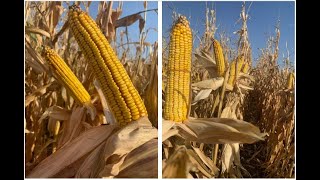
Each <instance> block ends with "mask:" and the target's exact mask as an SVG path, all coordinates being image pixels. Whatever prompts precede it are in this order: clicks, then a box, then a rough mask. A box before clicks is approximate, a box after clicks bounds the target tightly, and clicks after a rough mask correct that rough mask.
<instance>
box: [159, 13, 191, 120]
mask: <svg viewBox="0 0 320 180" xmlns="http://www.w3.org/2000/svg"><path fill="white" fill-rule="evenodd" d="M191 53H192V32H191V29H190V27H189V22H188V20H187V18H186V17H185V16H179V18H178V19H177V21H176V22H175V24H174V25H173V27H172V31H171V36H170V46H169V61H168V69H167V85H166V96H165V105H164V118H165V119H168V120H173V121H176V122H181V121H184V120H186V119H187V115H188V107H189V98H190V97H189V96H190V73H191V72H190V71H191Z"/></svg>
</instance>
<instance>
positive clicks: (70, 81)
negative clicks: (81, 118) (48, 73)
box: [43, 47, 90, 105]
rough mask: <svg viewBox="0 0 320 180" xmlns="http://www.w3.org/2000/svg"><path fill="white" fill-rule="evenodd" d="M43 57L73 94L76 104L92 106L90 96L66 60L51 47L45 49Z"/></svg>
mask: <svg viewBox="0 0 320 180" xmlns="http://www.w3.org/2000/svg"><path fill="white" fill-rule="evenodd" d="M43 55H44V57H45V59H46V60H47V62H48V63H49V64H50V66H51V68H52V70H53V72H54V74H55V75H56V77H57V78H58V79H59V80H60V82H61V83H63V86H64V87H65V88H66V89H67V90H68V92H69V93H71V95H72V97H73V98H74V99H75V100H76V102H78V103H81V104H83V105H86V104H90V95H89V93H88V92H87V90H86V89H85V88H84V87H83V85H82V84H81V82H80V81H79V80H78V78H77V77H76V75H75V74H74V73H73V72H72V70H71V69H70V68H69V67H68V65H67V64H66V63H65V62H64V60H63V59H62V58H61V57H60V56H59V55H58V54H57V53H56V52H55V51H54V50H53V49H50V48H49V47H44V48H43Z"/></svg>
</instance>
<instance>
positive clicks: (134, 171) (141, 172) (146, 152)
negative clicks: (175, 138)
mask: <svg viewBox="0 0 320 180" xmlns="http://www.w3.org/2000/svg"><path fill="white" fill-rule="evenodd" d="M157 176H158V140H157V139H151V140H150V141H148V142H146V143H145V144H143V145H141V146H139V147H137V148H136V149H134V150H133V151H131V152H130V153H129V154H128V155H127V156H126V158H125V160H124V162H123V163H122V165H121V166H120V172H119V174H118V175H117V176H116V177H117V178H156V177H157Z"/></svg>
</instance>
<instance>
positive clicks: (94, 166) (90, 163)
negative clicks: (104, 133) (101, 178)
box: [75, 142, 106, 178]
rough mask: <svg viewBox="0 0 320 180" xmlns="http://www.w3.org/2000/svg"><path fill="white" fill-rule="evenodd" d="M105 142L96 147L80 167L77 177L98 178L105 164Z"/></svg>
mask: <svg viewBox="0 0 320 180" xmlns="http://www.w3.org/2000/svg"><path fill="white" fill-rule="evenodd" d="M105 144H106V143H105V142H103V143H101V144H100V145H99V146H98V147H97V148H95V149H94V150H93V151H92V152H91V153H90V154H89V155H88V157H87V158H86V159H85V160H84V162H83V163H82V164H81V166H80V167H79V168H78V170H77V173H76V175H75V178H97V177H98V174H99V172H100V171H101V170H102V169H103V166H104V161H103V158H104V154H103V152H104V148H106V146H105Z"/></svg>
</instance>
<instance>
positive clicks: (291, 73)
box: [287, 72, 294, 89]
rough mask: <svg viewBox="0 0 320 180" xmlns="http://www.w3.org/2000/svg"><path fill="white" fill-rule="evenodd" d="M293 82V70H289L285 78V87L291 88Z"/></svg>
mask: <svg viewBox="0 0 320 180" xmlns="http://www.w3.org/2000/svg"><path fill="white" fill-rule="evenodd" d="M293 82H294V74H293V72H290V73H289V75H288V78H287V89H292V88H293Z"/></svg>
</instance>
